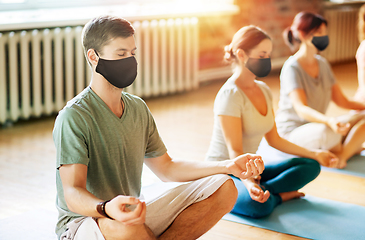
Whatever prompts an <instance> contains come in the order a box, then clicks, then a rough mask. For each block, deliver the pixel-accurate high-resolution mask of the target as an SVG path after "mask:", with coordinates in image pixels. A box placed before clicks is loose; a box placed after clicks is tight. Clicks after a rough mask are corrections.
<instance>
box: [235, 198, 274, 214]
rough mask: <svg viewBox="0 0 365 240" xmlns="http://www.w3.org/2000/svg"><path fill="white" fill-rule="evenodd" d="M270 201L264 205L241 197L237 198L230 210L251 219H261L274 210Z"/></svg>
mask: <svg viewBox="0 0 365 240" xmlns="http://www.w3.org/2000/svg"><path fill="white" fill-rule="evenodd" d="M272 201H273V200H272V199H270V198H269V199H268V200H267V201H266V202H264V203H259V202H257V201H255V200H252V199H251V198H242V196H238V199H237V202H236V204H235V206H234V207H233V209H232V211H231V212H232V213H236V214H240V215H244V216H247V217H251V218H262V217H265V216H267V215H269V214H270V213H272V211H273V210H274V208H275V206H276V205H275V204H273V202H272Z"/></svg>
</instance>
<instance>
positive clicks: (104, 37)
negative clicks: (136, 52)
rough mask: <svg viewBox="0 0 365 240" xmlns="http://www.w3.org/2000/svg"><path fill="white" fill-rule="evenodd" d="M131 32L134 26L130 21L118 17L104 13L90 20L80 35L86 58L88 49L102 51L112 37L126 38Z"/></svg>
mask: <svg viewBox="0 0 365 240" xmlns="http://www.w3.org/2000/svg"><path fill="white" fill-rule="evenodd" d="M133 34H134V28H133V26H132V25H131V23H130V22H128V21H127V20H125V19H123V18H120V17H114V16H109V15H105V16H100V17H97V18H94V19H92V20H90V21H89V22H88V23H86V25H85V26H84V28H83V30H82V36H81V39H82V46H83V48H84V53H85V56H86V59H87V51H88V50H89V49H94V50H96V51H97V52H98V53H102V49H103V47H104V46H105V45H107V44H108V43H109V42H110V41H111V40H112V39H114V38H117V37H122V38H128V37H130V36H132V35H133ZM89 64H90V63H89Z"/></svg>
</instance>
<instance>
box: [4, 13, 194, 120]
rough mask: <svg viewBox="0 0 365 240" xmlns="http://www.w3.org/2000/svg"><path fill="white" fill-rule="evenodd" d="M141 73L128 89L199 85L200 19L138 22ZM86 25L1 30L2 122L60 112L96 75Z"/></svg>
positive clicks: (141, 91) (155, 91)
mask: <svg viewBox="0 0 365 240" xmlns="http://www.w3.org/2000/svg"><path fill="white" fill-rule="evenodd" d="M133 26H134V27H135V30H136V33H135V37H136V44H137V55H136V58H137V61H138V75H137V79H136V81H135V82H134V83H133V84H132V85H131V86H130V87H128V88H126V89H125V91H127V92H129V93H132V94H135V95H138V96H140V97H146V98H147V97H153V96H161V95H166V94H172V93H176V92H181V91H186V90H190V89H194V88H197V87H198V76H197V75H198V19H197V18H186V19H168V20H151V21H142V22H139V21H136V22H133ZM81 32H82V26H75V27H65V28H54V29H34V30H24V31H12V32H3V33H0V124H4V123H5V122H7V121H10V122H13V121H17V120H18V119H28V118H30V117H40V116H42V115H50V114H53V113H57V112H58V111H59V110H60V109H61V108H62V107H63V106H64V105H65V104H66V102H67V101H68V100H70V99H72V98H73V97H74V96H76V95H77V94H78V93H79V92H81V91H82V90H83V89H84V88H85V87H86V86H87V85H88V84H89V80H90V78H91V71H90V68H89V66H88V65H87V63H86V60H85V57H84V54H83V49H82V46H81Z"/></svg>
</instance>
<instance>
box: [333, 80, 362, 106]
mask: <svg viewBox="0 0 365 240" xmlns="http://www.w3.org/2000/svg"><path fill="white" fill-rule="evenodd" d="M332 101H333V102H334V103H335V104H336V105H337V106H339V107H342V108H346V109H353V110H364V109H365V104H363V103H360V102H357V101H353V100H350V99H348V98H347V97H346V96H345V95H344V94H343V93H342V91H341V88H340V86H339V85H338V84H334V85H333V86H332Z"/></svg>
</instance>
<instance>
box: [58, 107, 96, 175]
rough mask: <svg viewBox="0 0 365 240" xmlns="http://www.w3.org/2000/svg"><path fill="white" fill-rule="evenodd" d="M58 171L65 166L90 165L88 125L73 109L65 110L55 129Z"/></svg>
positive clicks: (60, 114) (61, 113) (60, 115)
mask: <svg viewBox="0 0 365 240" xmlns="http://www.w3.org/2000/svg"><path fill="white" fill-rule="evenodd" d="M53 141H54V143H55V146H56V152H57V169H58V168H59V167H60V166H62V165H64V164H85V165H88V163H89V157H88V146H87V125H86V124H85V121H84V120H83V119H82V117H81V116H80V115H79V114H78V113H77V112H76V111H75V110H73V109H67V108H65V109H63V110H62V111H60V113H59V115H58V116H57V119H56V122H55V126H54V129H53Z"/></svg>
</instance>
